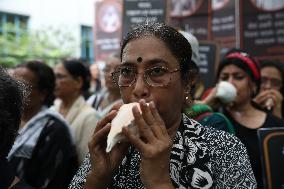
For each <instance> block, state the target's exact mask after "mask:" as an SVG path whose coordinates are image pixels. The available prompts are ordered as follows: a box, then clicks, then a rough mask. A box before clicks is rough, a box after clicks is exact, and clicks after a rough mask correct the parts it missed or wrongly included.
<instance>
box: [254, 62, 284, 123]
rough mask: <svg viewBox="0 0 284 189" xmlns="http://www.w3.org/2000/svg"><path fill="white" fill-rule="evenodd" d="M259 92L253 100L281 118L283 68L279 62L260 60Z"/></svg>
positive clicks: (283, 89)
mask: <svg viewBox="0 0 284 189" xmlns="http://www.w3.org/2000/svg"><path fill="white" fill-rule="evenodd" d="M260 66H261V84H260V92H259V94H258V95H257V96H256V97H255V98H254V101H255V102H256V103H257V104H259V105H260V106H261V107H262V108H263V109H265V110H267V111H269V112H272V113H273V115H275V116H277V117H279V118H283V113H284V112H283V110H282V108H283V94H284V85H283V80H284V70H283V68H282V65H281V62H273V61H261V62H260Z"/></svg>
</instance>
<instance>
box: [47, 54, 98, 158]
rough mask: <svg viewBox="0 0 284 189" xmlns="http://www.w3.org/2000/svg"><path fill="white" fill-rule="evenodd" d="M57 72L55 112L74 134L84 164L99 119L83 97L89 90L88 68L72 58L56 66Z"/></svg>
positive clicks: (55, 70)
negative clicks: (64, 120) (63, 119)
mask: <svg viewBox="0 0 284 189" xmlns="http://www.w3.org/2000/svg"><path fill="white" fill-rule="evenodd" d="M54 72H55V77H56V87H55V96H56V97H57V100H55V102H54V106H53V107H52V109H53V110H55V111H57V112H59V113H60V114H61V115H63V117H64V118H65V119H66V121H67V122H68V123H69V125H70V126H71V128H72V130H73V131H74V133H75V144H76V147H77V152H78V156H79V163H81V162H82V161H83V160H84V158H85V156H86V154H87V152H88V142H89V140H90V139H91V136H92V133H93V132H94V130H95V126H96V122H97V120H98V116H97V114H96V112H95V110H94V109H93V108H92V107H91V106H90V105H88V104H87V103H86V101H85V99H84V97H83V94H84V92H86V91H88V89H89V87H90V81H89V77H88V76H89V74H88V69H87V68H86V67H85V66H84V65H83V63H81V62H80V61H79V60H75V59H74V60H72V59H71V60H65V61H63V62H62V63H60V64H58V65H56V66H55V68H54Z"/></svg>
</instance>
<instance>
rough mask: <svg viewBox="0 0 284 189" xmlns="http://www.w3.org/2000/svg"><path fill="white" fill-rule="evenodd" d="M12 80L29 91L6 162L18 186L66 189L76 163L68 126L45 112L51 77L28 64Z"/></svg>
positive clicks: (41, 67)
mask: <svg viewBox="0 0 284 189" xmlns="http://www.w3.org/2000/svg"><path fill="white" fill-rule="evenodd" d="M14 76H15V77H16V78H18V79H21V80H22V81H23V82H24V83H25V84H26V85H27V86H28V87H29V88H30V94H29V96H28V100H27V102H26V104H25V106H24V112H23V115H22V117H21V125H20V130H19V135H18V136H17V138H16V141H15V143H14V145H13V147H12V149H11V151H10V152H9V155H8V159H9V162H10V163H11V165H12V166H13V168H14V171H15V172H16V175H17V176H18V177H19V178H20V180H21V182H24V183H26V184H27V185H29V186H30V187H32V188H44V189H45V188H48V189H52V188H66V187H67V185H68V183H69V182H70V180H71V178H72V177H73V175H74V173H75V171H76V170H77V168H78V162H77V154H76V148H75V144H74V141H73V139H72V135H71V131H70V128H69V126H68V125H67V123H66V122H65V120H64V119H63V118H62V116H60V115H59V114H58V113H56V112H54V111H51V110H49V109H48V107H49V106H50V105H51V104H52V102H53V99H54V98H53V90H54V86H55V77H54V73H53V71H52V69H51V68H50V67H49V66H47V65H46V64H44V63H42V62H41V61H29V62H27V63H24V64H21V65H19V66H18V67H16V68H15V70H14Z"/></svg>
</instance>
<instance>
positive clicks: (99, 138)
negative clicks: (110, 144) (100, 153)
mask: <svg viewBox="0 0 284 189" xmlns="http://www.w3.org/2000/svg"><path fill="white" fill-rule="evenodd" d="M110 127H111V125H110V123H108V124H107V125H106V126H105V127H103V128H102V129H100V130H98V131H97V132H96V133H95V134H94V136H93V138H92V140H91V141H90V142H89V143H88V147H89V150H90V151H92V149H93V148H96V147H101V145H97V144H98V143H100V142H104V143H105V142H106V137H107V135H108V133H109V131H110Z"/></svg>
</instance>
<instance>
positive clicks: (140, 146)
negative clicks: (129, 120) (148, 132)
mask: <svg viewBox="0 0 284 189" xmlns="http://www.w3.org/2000/svg"><path fill="white" fill-rule="evenodd" d="M122 133H123V134H124V136H125V137H126V138H127V139H128V140H129V142H130V143H131V144H132V145H133V146H134V147H135V148H136V149H137V150H138V151H140V152H141V153H143V152H144V151H145V149H146V148H147V144H146V143H145V142H144V141H142V140H141V139H140V137H138V136H136V135H134V134H132V133H131V132H130V131H129V129H128V128H127V127H123V128H122Z"/></svg>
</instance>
